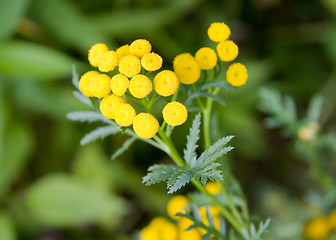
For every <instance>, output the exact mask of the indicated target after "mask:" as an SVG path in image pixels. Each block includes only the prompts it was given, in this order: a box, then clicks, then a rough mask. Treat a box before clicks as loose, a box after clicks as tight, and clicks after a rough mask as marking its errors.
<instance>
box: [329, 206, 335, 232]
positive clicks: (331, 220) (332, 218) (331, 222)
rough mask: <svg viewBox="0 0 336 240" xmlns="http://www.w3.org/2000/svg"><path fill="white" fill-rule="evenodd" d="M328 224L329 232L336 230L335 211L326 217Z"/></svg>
mask: <svg viewBox="0 0 336 240" xmlns="http://www.w3.org/2000/svg"><path fill="white" fill-rule="evenodd" d="M328 223H329V227H330V229H331V230H336V209H335V210H333V211H332V212H331V213H330V215H329V216H328Z"/></svg>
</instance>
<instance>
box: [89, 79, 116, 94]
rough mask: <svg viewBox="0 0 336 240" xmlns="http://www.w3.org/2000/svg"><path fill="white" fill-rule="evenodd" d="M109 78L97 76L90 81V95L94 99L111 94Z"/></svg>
mask: <svg viewBox="0 0 336 240" xmlns="http://www.w3.org/2000/svg"><path fill="white" fill-rule="evenodd" d="M110 81H111V78H110V77H109V76H107V75H106V74H99V75H97V76H96V77H95V78H93V79H92V81H91V84H90V85H91V93H92V95H93V96H94V97H97V98H102V97H105V96H106V95H108V94H109V93H110V92H111V88H110Z"/></svg>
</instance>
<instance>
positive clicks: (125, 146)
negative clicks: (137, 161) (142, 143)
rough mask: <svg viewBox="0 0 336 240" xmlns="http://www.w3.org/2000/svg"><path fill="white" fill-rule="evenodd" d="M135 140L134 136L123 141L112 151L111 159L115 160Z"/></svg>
mask: <svg viewBox="0 0 336 240" xmlns="http://www.w3.org/2000/svg"><path fill="white" fill-rule="evenodd" d="M135 140H137V139H136V138H135V137H130V138H129V139H127V140H126V141H125V142H124V143H123V145H122V146H121V147H120V148H118V149H117V150H116V151H115V152H114V153H113V155H112V156H111V159H112V160H115V159H116V158H117V157H119V156H121V155H122V154H123V153H124V152H126V151H127V150H128V149H129V147H130V146H131V145H132V144H133V143H134V142H135Z"/></svg>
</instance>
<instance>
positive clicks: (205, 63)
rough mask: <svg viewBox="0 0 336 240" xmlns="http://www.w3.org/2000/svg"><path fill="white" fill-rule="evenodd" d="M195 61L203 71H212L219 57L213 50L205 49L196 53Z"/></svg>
mask: <svg viewBox="0 0 336 240" xmlns="http://www.w3.org/2000/svg"><path fill="white" fill-rule="evenodd" d="M195 60H196V62H197V63H198V66H200V68H201V69H204V70H210V69H213V68H214V67H215V66H216V64H217V55H216V53H215V51H214V50H213V49H211V48H209V47H203V48H201V49H199V50H198V51H197V52H196V54H195Z"/></svg>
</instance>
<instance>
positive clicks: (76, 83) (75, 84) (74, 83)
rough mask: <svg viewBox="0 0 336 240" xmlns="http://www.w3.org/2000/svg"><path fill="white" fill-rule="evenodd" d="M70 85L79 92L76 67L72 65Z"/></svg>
mask: <svg viewBox="0 0 336 240" xmlns="http://www.w3.org/2000/svg"><path fill="white" fill-rule="evenodd" d="M71 81H72V85H74V87H75V88H77V89H78V90H79V77H78V73H77V71H76V66H75V65H73V66H72V79H71Z"/></svg>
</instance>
